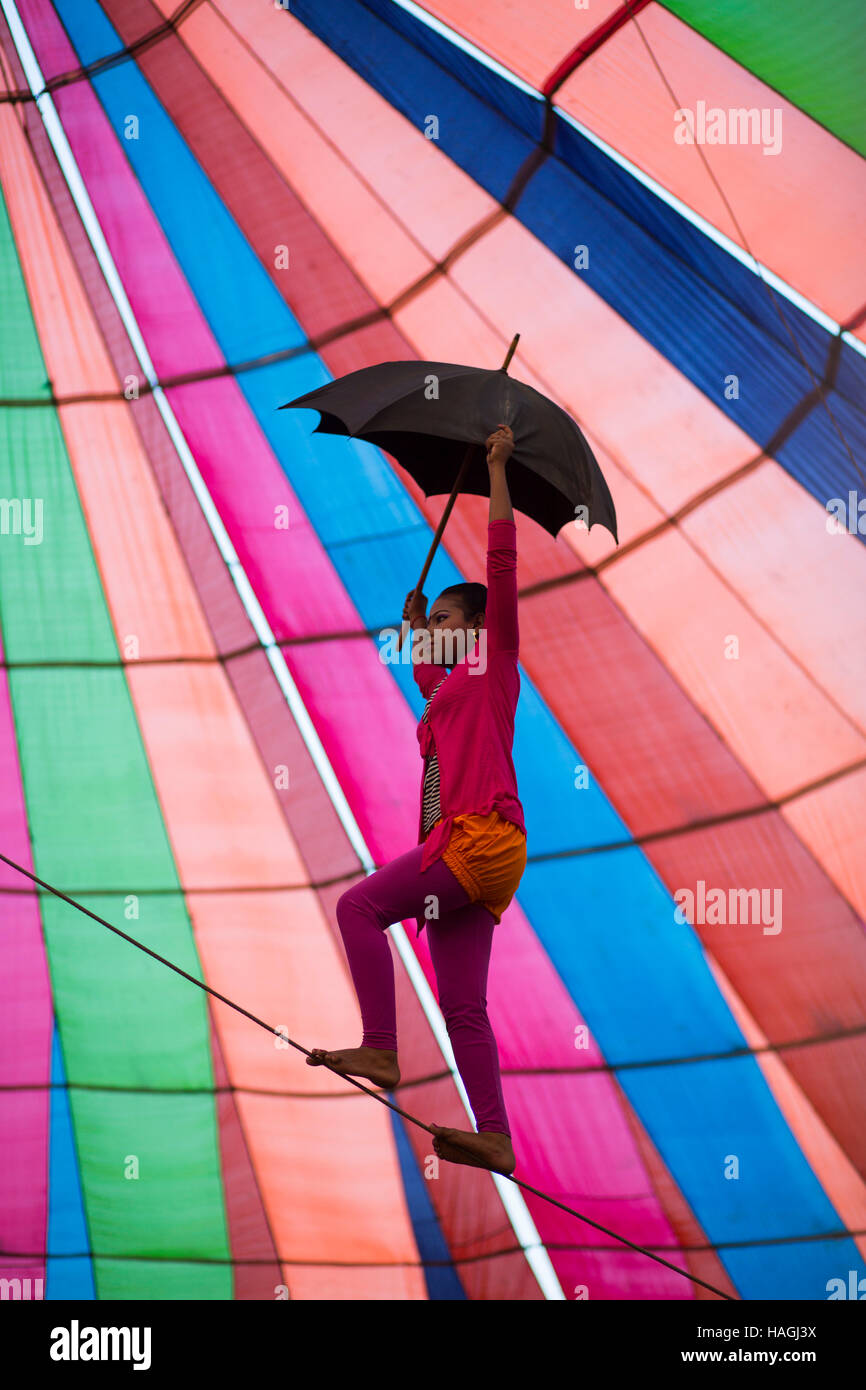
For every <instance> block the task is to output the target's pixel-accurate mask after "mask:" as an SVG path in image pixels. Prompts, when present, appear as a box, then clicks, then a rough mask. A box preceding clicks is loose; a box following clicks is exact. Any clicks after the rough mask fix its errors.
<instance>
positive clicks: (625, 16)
mask: <svg viewBox="0 0 866 1390" xmlns="http://www.w3.org/2000/svg"><path fill="white" fill-rule="evenodd" d="M649 2H650V0H630V3H629V4H623V6H622V8H621V9H619V10H617V11H616V12H615V13H614V14H612V15H608V17H607V19H605V20H603V21H602V23H601V24H599V26H598V28H597V29H593V31H592V33H591V34H590V35H588V37H587V38H585V39H582V40H581V42H580V43H579V44H578V45H577V46H576V47H575V48H573V49H572V50H571V52H570V53H569V54H568V56H567V57H566V58H563V60H562V62H561V63H560V64H559V67H557V68H554V70H553V72H552V73H551V74H550V76H549V77H548V79H547V81H546V82H545V84H544V86H543V87H542V89H541V91H542V95H543V96H546V97H548V98H549V97H552V96H553V94H554V92H555V91H557V89H558V88H559V87H561V86H562V84H563V82H564V81H565V79H566V78H567V77H570V75H571V74H572V73H573V72H574V69H575V68H577V67H579V66H580V64H581V63H583V62H584V61H585V60H586V59H587V58H589V57H590V55H591V54H593V53H595V52H596V50H597V49H599V48H601V46H602V44H603V43H606V42H607V40H608V39H609V38H610V36H611V35H612V34H615V33H616V32H617V30H618V29H621V28H622V26H623V25H624V24H628V22H629V20H630V19H633V18H634V16H635V15H636V14H639V13H640V11H641V10H643V9H645V8H646V6H647V5H648V4H649Z"/></svg>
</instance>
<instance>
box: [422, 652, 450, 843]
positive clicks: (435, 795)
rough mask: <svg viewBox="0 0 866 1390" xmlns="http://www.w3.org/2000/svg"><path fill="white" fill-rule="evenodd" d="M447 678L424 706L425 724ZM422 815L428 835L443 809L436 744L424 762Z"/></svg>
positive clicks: (423, 824)
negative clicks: (440, 797)
mask: <svg viewBox="0 0 866 1390" xmlns="http://www.w3.org/2000/svg"><path fill="white" fill-rule="evenodd" d="M447 679H448V676H447V675H445V676H443V677H442V680H441V681H440V682H439V685H437V686H436V687H435V688H434V690H433V693H432V694H431V696H430V699H429V700H428V701H427V703H426V705H425V706H424V713H423V714H422V715H421V718H422V720H423V722H424V723H425V724H429V722H430V721H429V719H428V717H427V716H428V714H429V712H430V705H431V703H432V700H433V696H434V695H435V694H436V691H437V690H438V689H439V686H440V685H443V684H444V682H445V681H446V680H447ZM422 815H423V821H422V827H421V828H422V833H423V834H424V835H426V834H427V831H428V830H430V828H431V827H432V826H434V825H435V824H436V822H437V820H438V819H439V817H440V815H441V811H440V808H439V759H438V757H437V755H436V748H435V745H434V747H433V751H432V752H431V753H430V754H429V756H428V757H427V759H426V761H425V763H424V792H423V812H422Z"/></svg>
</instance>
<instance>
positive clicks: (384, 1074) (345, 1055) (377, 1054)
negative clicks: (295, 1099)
mask: <svg viewBox="0 0 866 1390" xmlns="http://www.w3.org/2000/svg"><path fill="white" fill-rule="evenodd" d="M325 1062H327V1063H328V1065H329V1067H331V1068H333V1070H334V1071H338V1072H341V1073H342V1074H343V1075H344V1076H363V1077H365V1078H366V1079H367V1081H372V1082H373V1083H374V1084H375V1085H376V1086H381V1087H382V1090H383V1091H393V1089H394V1087H395V1086H396V1085H397V1084H398V1083H399V1081H400V1068H399V1067H398V1066H397V1054H396V1052H388V1051H387V1050H386V1049H385V1048H380V1047H344V1048H343V1049H342V1051H340V1052H326V1051H325V1049H324V1048H323V1047H314V1048H313V1049H312V1055H311V1056H309V1057H308V1058H307V1066H308V1067H320V1066H322V1065H323V1063H325Z"/></svg>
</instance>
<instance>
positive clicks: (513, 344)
mask: <svg viewBox="0 0 866 1390" xmlns="http://www.w3.org/2000/svg"><path fill="white" fill-rule="evenodd" d="M519 339H520V334H519V333H515V335H514V337H513V338H512V340H511V346H510V347H509V349H508V352H507V353H506V354H505V361H504V362H503V364H502V366H501V367H500V369H499V370H500V371H502V372H507V371H508V367H509V364H510V362H511V359H512V357H513V356H514V353H515V351H516V349H517V344H518V341H519ZM480 447H481V446H480V444H470V445H469V447H468V449H467V450H466V453H465V454H464V455H463V462H462V463H461V465H460V471H459V472H458V474H457V477H456V479H455V482H454V486H453V488H452V489H451V496H450V497H449V498H448V505H447V506H446V508H445V510H444V512H443V513H442V517H441V520H440V522H439V525H438V526H437V527H436V535H435V536H434V537H433V543H432V545H431V546H430V549H429V551H428V553H427V559H426V560H425V561H424V568H423V569H422V571H421V578H420V579H419V580H418V583H417V584H416V585H415V588H414V589H413V591H412V597H413V598H414V597H415V595H416V594H420V593H421V590H422V589H423V588H424V580H425V579H426V578H427V575H428V574H429V572H430V566H431V565H432V563H433V556H434V555H435V554H436V547H437V546H438V544H439V542H440V541H441V539H442V532H443V531H444V530H445V523H446V522H447V520H448V518H449V516H450V515H451V512H452V510H453V507H454V503H455V502H456V501H457V494H458V492H459V491H460V484H461V483H462V482H463V479H464V478H465V476H466V472H467V470H468V468H469V465H470V463H471V462H472V456H473V454H474V452H475V450H476V449H480ZM407 631H408V629H406V628H403V629H401V632H400V639H399V641H398V642H397V651H398V652H399V651H401V650H402V648H403V641H404V638H405V636H406V633H407Z"/></svg>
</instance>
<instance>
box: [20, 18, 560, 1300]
mask: <svg viewBox="0 0 866 1390" xmlns="http://www.w3.org/2000/svg"><path fill="white" fill-rule="evenodd" d="M0 5H2V7H3V12H4V14H5V16H6V20H7V23H8V25H9V28H10V31H11V33H12V38H13V41H14V43H15V47H16V48H17V50H18V56H19V58H20V60H21V65H22V67H23V68H24V72H25V75H26V77H27V82H28V85H29V87H30V90H31V92H32V93H33V95H34V97H35V99H36V105H37V107H38V109H39V114H40V116H41V117H42V120H43V122H44V125H45V129H46V132H47V134H48V138H49V140H50V141H51V144H52V146H53V148H54V153H55V154H56V156H57V160H58V163H59V164H60V168H61V170H62V171H63V176H64V178H65V179H66V183H67V186H68V188H69V191H70V193H71V195H72V197H73V199H74V201H75V206H76V208H77V210H78V213H79V216H80V217H81V220H82V222H83V224H84V227H85V230H86V232H87V235H88V237H89V239H90V244H91V246H92V247H93V250H94V252H95V254H96V258H97V260H98V261H99V266H100V269H101V270H102V273H103V275H104V276H105V281H106V284H107V285H108V288H109V291H110V293H111V297H112V299H113V300H114V303H115V305H116V306H117V310H118V313H119V314H120V317H121V319H122V320H123V324H124V327H125V329H126V331H127V333H128V334H129V338H130V342H131V343H132V346H133V348H134V350H135V354H136V356H137V358H138V360H139V363H140V365H141V369H142V371H143V373H144V375H145V376H146V377H147V380H148V382H149V383H150V385H151V387H152V388H153V398H154V400H155V401H156V404H157V407H158V409H159V413H160V415H161V416H162V419H163V421H164V423H165V426H166V429H167V430H168V433H169V435H170V437H171V441H172V443H173V444H174V447H175V449H176V450H177V453H178V457H179V458H180V461H181V463H182V464H183V467H184V470H185V472H186V475H187V477H188V478H189V480H190V483H191V484H192V487H193V489H194V491H195V495H196V497H197V498H198V501H199V504H200V506H201V509H202V511H203V512H204V515H205V518H206V520H207V523H208V525H209V527H210V529H211V532H212V533H213V537H214V539H215V541H216V543H217V545H218V546H219V550H220V554H221V555H222V557H223V559H224V560H225V562H226V565H227V566H228V569H229V573H230V574H231V577H232V579H233V581H234V584H235V588H236V589H237V591H238V594H239V596H240V600H241V603H242V604H243V606H244V608H245V609H246V612H247V614H248V616H249V618H250V621H251V623H252V625H253V627H254V629H255V631H256V635H257V636H258V639H259V641H260V642H261V645H262V647H263V648H264V651H265V653H266V655H267V658H268V661H269V662H270V664H271V668H272V670H273V672H274V675H275V676H276V678H277V681H278V683H279V686H280V689H281V691H282V692H283V695H284V696H285V699H286V703H287V704H288V706H289V709H290V710H291V712H292V715H293V717H294V719H295V721H296V723H297V726H298V729H299V730H300V733H301V737H302V738H303V740H304V743H305V744H306V746H307V749H308V750H309V753H310V756H311V758H312V759H313V762H314V763H315V766H316V770H317V771H318V773H319V776H320V777H321V779H322V782H323V783H324V785H325V789H326V790H327V793H328V796H329V797H330V799H331V802H332V804H333V806H334V809H335V810H336V812H337V815H338V816H339V818H340V823H341V824H342V826H343V829H344V830H345V832H346V834H347V836H348V838H349V840H350V842H351V844H352V848H353V849H354V850H355V853H356V854H357V856H358V859H359V860H360V862H361V864H362V865H363V867H364V870H365V872H366V873H367V874H371V873H373V872H374V871H375V868H376V865H375V863H374V861H373V858H372V855H371V854H370V851H369V849H368V848H367V845H366V843H365V841H364V838H363V836H362V834H361V831H360V828H359V826H358V823H357V821H356V820H355V817H354V815H353V814H352V810H351V808H350V806H349V803H348V801H347V800H346V797H345V794H344V792H343V789H342V787H341V786H340V784H339V782H338V780H337V777H336V775H335V773H334V769H333V768H332V767H331V764H330V762H329V760H328V757H327V754H326V753H325V750H324V748H323V747H322V743H321V740H320V739H319V736H318V734H317V732H316V729H315V726H314V724H313V721H312V719H311V718H310V716H309V714H308V712H307V710H306V707H305V706H304V702H303V700H302V699H301V696H300V694H299V692H298V688H297V686H296V685H295V682H294V680H293V678H292V675H291V673H290V671H289V668H288V666H287V665H286V660H285V657H284V656H283V654H282V652H281V651H280V649H279V647H278V646H277V643H276V639H275V637H274V634H273V632H272V630H271V627H270V624H269V623H268V620H267V618H266V617H265V614H264V612H263V611H262V607H261V604H260V603H259V601H258V599H257V598H256V595H255V592H254V591H253V587H252V585H251V584H250V581H249V578H248V576H247V574H246V571H245V570H244V568H243V565H242V564H241V562H240V560H239V559H238V555H237V552H236V551H235V548H234V546H233V545H232V542H231V539H230V537H229V534H228V532H227V531H226V528H225V526H224V524H223V521H222V518H221V517H220V514H219V512H218V511H217V508H216V507H215V506H214V503H213V499H212V498H211V496H210V493H209V492H208V490H207V487H206V485H205V482H204V479H203V478H202V476H201V473H200V472H199V469H198V465H197V464H196V462H195V459H194V458H193V455H192V453H191V451H190V448H189V445H188V444H187V442H186V439H185V438H184V435H183V432H182V430H181V428H180V425H179V424H178V422H177V419H176V418H175V415H174V411H173V410H172V407H171V405H170V404H169V401H168V400H167V398H166V395H165V392H164V391H163V389H162V387H161V386H160V385H159V382H158V379H157V375H156V371H155V369H154V365H153V362H152V361H151V357H150V354H149V352H148V350H147V345H146V343H145V341H144V338H143V336H142V334H141V330H140V328H139V326H138V323H137V321H136V318H135V315H134V313H133V311H132V306H131V305H130V303H129V300H128V298H127V296H126V291H125V290H124V288H123V282H122V281H121V278H120V275H119V274H118V271H117V267H116V265H115V264H114V259H113V257H112V255H111V251H110V250H109V247H108V243H107V241H106V240H105V236H104V234H103V231H102V227H101V226H100V223H99V219H98V217H97V215H96V212H95V210H94V207H93V204H92V203H91V201H90V195H89V194H88V192H87V188H86V186H85V184H84V180H83V179H82V177H81V173H80V171H79V168H78V165H77V163H76V160H75V156H74V155H73V153H72V150H71V148H70V145H69V141H68V140H67V138H66V133H65V131H64V129H63V126H62V124H61V121H60V118H59V116H58V114H57V109H56V107H55V105H54V102H53V100H52V99H51V96H50V95H48V94H47V93H46V92H45V80H44V77H43V74H42V71H41V69H40V67H39V63H38V61H37V58H36V54H35V53H34V51H33V48H32V46H31V43H30V40H29V38H28V35H27V32H26V30H25V28H24V26H23V24H22V23H21V18H20V16H19V14H18V10H17V6H16V4H15V0H0ZM390 930H391V936H392V939H393V941H394V944H395V945H396V947H397V950H398V952H399V955H400V959H401V960H402V962H403V965H404V966H405V967H406V971H407V973H408V975H409V978H410V980H411V982H412V985H413V986H414V989H415V992H416V994H417V995H418V999H419V1001H420V1003H421V1007H422V1009H423V1010H424V1013H425V1015H426V1018H427V1021H428V1023H429V1024H430V1027H431V1028H432V1030H433V1034H434V1036H435V1038H436V1042H437V1043H438V1045H439V1049H440V1051H441V1053H442V1056H443V1057H444V1059H445V1062H446V1065H447V1066H448V1069H449V1071H450V1072H451V1075H452V1077H453V1079H454V1084H455V1086H456V1087H457V1090H458V1092H459V1095H460V1099H461V1100H462V1102H463V1106H464V1108H465V1110H466V1113H467V1115H468V1116H469V1118H470V1120H472V1107H471V1106H470V1104H469V1097H468V1095H467V1094H466V1088H465V1087H464V1085H463V1082H462V1080H461V1078H460V1073H459V1072H458V1070H457V1064H456V1062H455V1060H454V1053H453V1051H452V1049H451V1042H450V1040H449V1037H448V1032H447V1029H446V1027H445V1020H444V1019H443V1017H442V1014H441V1011H440V1009H439V1006H438V1004H437V1002H436V999H435V996H434V994H433V991H432V990H431V988H430V986H429V984H428V982H427V977H426V976H425V974H424V971H423V970H422V968H421V964H420V962H419V960H418V957H417V956H416V955H415V952H414V950H413V949H412V947H411V945H410V944H409V940H408V938H407V935H406V931H405V928H404V927H403V925H402V923H400V922H397V923H395V924H394V925H392V926H391V928H390ZM490 1176H491V1178H492V1179H493V1182H494V1183H495V1184H496V1187H497V1189H498V1192H499V1196H500V1198H501V1200H502V1204H503V1206H504V1207H505V1211H506V1213H507V1215H508V1219H509V1221H510V1222H511V1225H512V1227H513V1229H514V1233H515V1236H516V1237H517V1240H518V1241H519V1243H520V1245H521V1247H522V1249H523V1252H524V1254H525V1256H526V1259H527V1262H528V1264H529V1266H530V1268H531V1269H532V1272H533V1274H534V1275H535V1277H536V1279H537V1280H538V1283H539V1285H540V1287H541V1290H542V1292H543V1293H544V1296H545V1298H547V1299H551V1300H558V1301H564V1300H565V1294H564V1293H563V1290H562V1286H561V1285H560V1282H559V1279H558V1278H557V1276H556V1272H555V1270H554V1268H553V1265H552V1263H551V1260H550V1256H549V1255H548V1253H547V1250H546V1248H545V1246H544V1245H543V1244H542V1241H541V1237H540V1236H539V1234H538V1230H537V1229H536V1226H535V1222H534V1221H533V1219H532V1216H531V1215H530V1212H529V1209H528V1207H527V1205H526V1202H525V1200H524V1197H523V1194H522V1192H521V1191H520V1188H519V1187H517V1186H515V1184H514V1183H512V1182H509V1181H508V1179H507V1178H504V1177H502V1176H501V1174H499V1173H491V1175H490Z"/></svg>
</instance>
